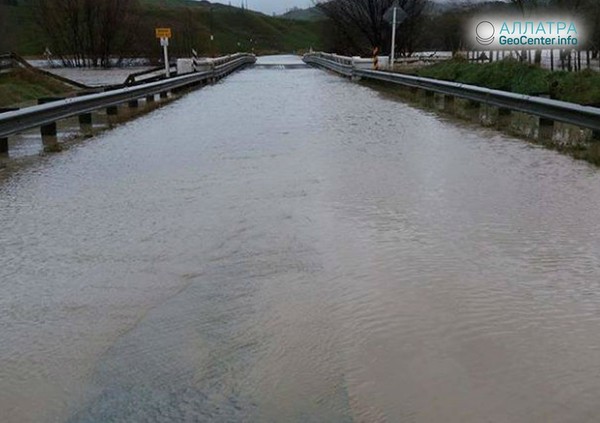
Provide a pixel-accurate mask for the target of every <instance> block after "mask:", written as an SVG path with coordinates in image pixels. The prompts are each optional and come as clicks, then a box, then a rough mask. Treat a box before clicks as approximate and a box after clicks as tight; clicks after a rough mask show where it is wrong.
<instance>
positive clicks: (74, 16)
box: [34, 0, 137, 67]
mask: <svg viewBox="0 0 600 423" xmlns="http://www.w3.org/2000/svg"><path fill="white" fill-rule="evenodd" d="M34 3H35V11H36V21H37V23H38V25H39V27H40V28H41V29H42V31H43V32H44V34H45V35H46V37H47V38H48V41H49V47H50V49H51V50H52V52H53V53H54V54H56V55H57V56H58V57H60V58H61V60H62V61H63V63H64V64H65V65H66V66H74V67H84V66H103V67H109V66H110V59H111V57H113V55H120V54H122V53H123V51H124V50H125V49H126V48H127V46H128V43H129V41H130V38H131V36H132V34H133V32H134V26H133V22H134V19H133V16H134V13H135V10H136V6H137V2H136V0H35V1H34Z"/></svg>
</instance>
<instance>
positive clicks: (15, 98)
mask: <svg viewBox="0 0 600 423" xmlns="http://www.w3.org/2000/svg"><path fill="white" fill-rule="evenodd" d="M72 92H73V88H71V87H69V86H68V85H65V84H62V83H61V82H59V81H56V80H54V79H52V78H49V77H47V76H44V75H41V74H39V73H36V72H35V71H32V70H29V69H16V70H14V71H13V72H10V73H7V74H2V75H0V107H9V106H14V105H16V104H19V103H23V102H27V101H32V100H36V99H38V98H40V97H47V96H55V95H66V94H69V93H72Z"/></svg>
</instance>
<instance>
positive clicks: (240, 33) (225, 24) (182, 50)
mask: <svg viewBox="0 0 600 423" xmlns="http://www.w3.org/2000/svg"><path fill="white" fill-rule="evenodd" d="M135 26H136V29H135V36H134V39H133V40H132V42H131V43H130V45H129V47H128V51H127V52H125V54H126V55H128V56H136V57H140V56H142V57H155V58H158V57H160V46H159V43H158V41H157V40H156V39H155V38H154V28H156V27H170V28H172V30H173V39H172V40H171V46H170V50H171V52H172V54H173V55H185V56H188V55H189V52H190V50H191V49H192V48H195V49H196V50H197V51H199V52H200V53H201V54H204V55H211V54H213V55H219V54H227V53H232V52H236V51H254V52H256V53H259V54H262V53H284V52H293V51H301V50H304V49H308V48H310V47H313V48H316V49H318V48H319V47H320V46H321V42H320V37H319V35H320V23H318V22H305V21H290V20H287V19H284V18H281V17H271V16H267V15H264V14H262V13H258V12H253V11H249V10H243V9H240V8H237V7H233V6H227V5H223V4H219V3H209V2H208V1H192V0H140V1H139V9H138V12H137V14H136V22H135ZM211 28H212V31H211ZM211 32H212V34H213V35H214V41H213V42H211V40H210V34H211ZM48 44H49V41H48V40H47V39H46V36H45V35H44V34H43V33H41V32H40V30H39V29H38V28H37V25H36V24H35V20H34V9H33V7H32V3H31V0H0V51H15V52H16V53H18V54H21V55H25V56H31V55H41V54H42V53H43V51H44V49H45V47H46V46H47V45H48Z"/></svg>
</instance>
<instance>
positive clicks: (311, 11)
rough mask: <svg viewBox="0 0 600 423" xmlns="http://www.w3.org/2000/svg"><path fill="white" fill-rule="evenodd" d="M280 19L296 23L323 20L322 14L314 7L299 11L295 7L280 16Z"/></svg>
mask: <svg viewBox="0 0 600 423" xmlns="http://www.w3.org/2000/svg"><path fill="white" fill-rule="evenodd" d="M281 17H282V18H284V19H293V20H297V21H309V22H315V21H320V20H323V19H325V16H324V15H323V12H321V11H320V10H319V9H317V8H316V7H309V8H307V9H299V8H297V7H296V8H293V9H291V10H288V11H287V12H285V13H284V14H283V15H281Z"/></svg>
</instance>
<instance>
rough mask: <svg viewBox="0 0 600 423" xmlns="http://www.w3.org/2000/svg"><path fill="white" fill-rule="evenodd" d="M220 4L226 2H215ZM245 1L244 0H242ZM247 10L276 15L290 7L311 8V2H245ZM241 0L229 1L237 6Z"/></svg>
mask: <svg viewBox="0 0 600 423" xmlns="http://www.w3.org/2000/svg"><path fill="white" fill-rule="evenodd" d="M217 1H219V2H220V3H225V4H227V3H228V1H227V0H217ZM244 1H246V0H244ZM247 1H248V8H249V9H252V10H258V11H259V12H263V13H266V14H268V15H270V14H272V13H273V12H275V13H277V14H278V15H280V14H282V13H284V12H285V11H286V10H288V9H291V8H292V7H300V8H303V9H304V8H306V7H309V6H312V1H311V0H247ZM241 2H242V0H231V5H232V6H239V5H240V4H241Z"/></svg>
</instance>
